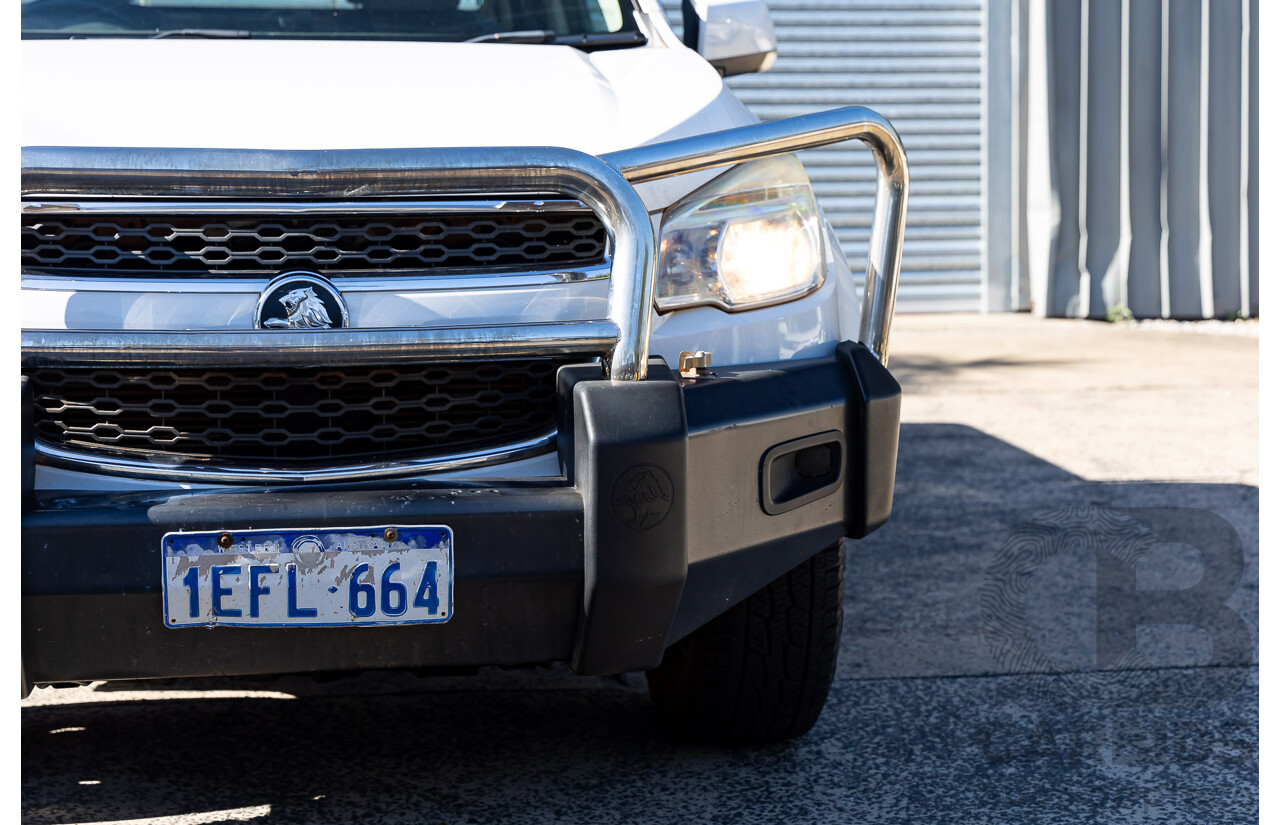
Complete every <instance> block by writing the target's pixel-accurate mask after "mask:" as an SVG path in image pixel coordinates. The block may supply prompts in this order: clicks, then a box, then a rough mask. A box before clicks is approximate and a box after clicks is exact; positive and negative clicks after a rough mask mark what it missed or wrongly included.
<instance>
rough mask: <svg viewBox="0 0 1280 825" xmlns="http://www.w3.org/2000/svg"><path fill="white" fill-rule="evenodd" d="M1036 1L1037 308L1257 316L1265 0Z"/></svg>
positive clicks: (1033, 211) (1033, 158)
mask: <svg viewBox="0 0 1280 825" xmlns="http://www.w3.org/2000/svg"><path fill="white" fill-rule="evenodd" d="M1028 12H1029V15H1030V27H1029V29H1030V30H1029V35H1028V40H1029V42H1028V47H1029V53H1030V64H1031V65H1030V67H1029V71H1028V83H1029V98H1030V101H1031V102H1030V112H1029V137H1028V140H1027V153H1028V201H1029V204H1030V206H1029V215H1028V219H1027V231H1028V236H1029V240H1030V242H1029V247H1030V248H1029V250H1028V254H1029V259H1028V262H1027V263H1028V265H1029V270H1030V276H1031V277H1030V281H1031V284H1030V286H1031V296H1032V303H1033V306H1032V308H1033V309H1034V310H1035V311H1036V312H1037V313H1040V314H1045V315H1051V316H1078V317H1085V316H1088V317H1095V318H1096V317H1103V316H1104V315H1105V314H1106V312H1107V310H1108V308H1111V307H1127V308H1128V309H1129V310H1130V311H1132V312H1133V314H1134V315H1135V316H1137V317H1147V318H1158V317H1164V318H1212V317H1218V318H1223V317H1230V316H1232V315H1235V314H1236V313H1241V314H1244V315H1256V314H1257V311H1258V256H1257V233H1258V201H1257V196H1258V187H1257V170H1258V134H1257V122H1258V120H1257V106H1258V102H1257V93H1258V74H1257V49H1258V46H1257V33H1258V22H1257V13H1258V4H1257V0H1092V2H1090V0H1048V1H1047V2H1046V3H1037V2H1035V0H1032V2H1031V4H1030V7H1029V8H1028ZM1082 170H1083V173H1082Z"/></svg>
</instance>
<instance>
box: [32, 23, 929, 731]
mask: <svg viewBox="0 0 1280 825" xmlns="http://www.w3.org/2000/svg"><path fill="white" fill-rule="evenodd" d="M22 27H23V39H24V42H23V46H22V48H23V62H24V84H25V85H24V88H23V107H24V108H23V118H22V136H23V146H24V149H23V155H22V165H23V169H22V189H23V192H22V198H23V200H22V286H23V291H22V302H23V303H22V309H21V312H22V322H23V323H22V325H23V333H22V369H23V376H22V393H23V401H22V404H23V407H22V409H23V426H22V438H23V448H24V465H23V471H24V472H23V522H22V569H23V580H22V594H23V621H22V625H23V626H22V656H23V690H24V694H25V693H26V692H28V691H29V690H30V689H31V688H32V686H36V685H59V684H66V683H83V682H86V681H91V680H112V679H145V678H157V679H160V678H173V677H198V676H211V675H239V674H279V673H291V672H293V673H296V672H316V671H348V670H360V669H370V668H408V669H417V670H421V671H423V672H428V673H430V672H433V671H435V670H449V671H454V670H457V669H458V668H472V667H478V666H483V665H503V666H523V665H539V664H545V663H553V662H568V663H569V664H570V666H571V667H572V668H573V669H574V670H575V671H576V672H578V673H581V674H608V673H622V672H628V671H637V670H645V671H647V673H648V679H649V685H650V690H651V694H652V697H653V700H654V703H655V705H656V706H657V708H658V709H659V711H660V712H661V713H662V715H663V716H664V718H666V719H667V720H668V721H670V722H671V724H672V725H673V726H674V727H675V728H676V729H678V730H679V731H681V732H682V733H684V734H686V735H688V736H691V737H694V738H698V739H702V740H705V741H716V742H766V741H775V740H779V739H785V738H789V737H794V736H798V735H801V734H803V733H804V732H805V731H807V730H808V729H809V728H810V727H811V726H812V725H813V723H814V721H815V720H816V719H817V717H818V714H819V713H820V711H821V709H822V705H823V703H824V702H825V699H826V695H827V691H828V688H829V686H830V682H831V677H832V673H833V671H834V668H835V660H836V652H837V648H838V645H839V637H840V631H841V621H842V619H841V617H842V600H843V592H844V584H843V582H844V578H843V577H844V547H845V539H846V538H853V539H858V538H861V537H863V536H865V535H867V534H868V533H869V532H871V531H872V530H874V529H876V528H877V527H878V526H879V525H880V524H882V523H883V522H884V521H885V519H887V518H888V516H889V511H890V505H891V502H892V496H893V481H894V468H895V463H896V455H897V442H898V409H899V387H898V384H897V383H896V382H895V381H894V379H893V377H892V376H891V375H890V374H889V372H888V371H887V370H886V368H885V363H886V361H887V347H888V333H889V326H890V322H891V320H892V313H893V301H894V293H895V289H896V284H897V279H898V268H899V259H900V256H901V248H902V237H903V221H904V216H905V210H906V196H907V169H906V162H905V158H904V155H903V152H902V147H901V144H900V142H899V141H898V138H897V135H896V134H895V133H894V130H893V129H892V127H891V126H890V125H889V124H888V123H887V122H886V121H885V120H883V119H882V118H881V117H879V116H878V115H876V114H875V113H874V112H871V111H868V110H865V109H860V108H852V109H844V110H837V111H833V112H823V113H816V114H812V115H806V116H803V117H799V118H792V119H790V120H784V121H777V122H773V123H767V124H762V123H759V122H758V121H757V120H756V118H754V117H753V116H752V115H751V114H750V113H749V112H747V110H746V109H745V108H744V107H743V106H742V105H741V104H740V103H739V102H738V100H737V99H735V98H734V96H733V94H732V93H731V92H730V91H729V90H728V88H727V87H726V86H725V85H724V82H723V80H722V75H726V74H734V73H741V72H747V71H763V70H765V69H767V68H768V66H769V65H770V64H771V63H772V61H773V56H774V39H773V31H772V28H771V25H770V23H769V17H768V11H767V9H766V8H765V6H764V5H763V3H761V2H760V0H729V1H728V2H725V0H686V6H685V15H684V38H683V42H682V41H681V39H679V38H677V37H676V36H675V35H674V34H673V32H672V30H671V28H670V27H669V26H668V25H667V23H666V21H665V19H664V17H663V14H662V9H661V7H660V6H659V5H658V4H657V3H656V2H655V0H634V5H632V0H23V3H22ZM849 139H858V140H861V141H863V142H864V143H866V144H867V146H868V147H869V148H870V150H871V152H872V154H873V156H874V157H875V159H876V163H877V169H878V174H879V185H878V191H877V198H876V204H875V213H874V215H873V216H872V238H871V247H870V248H871V254H870V260H869V261H868V262H867V268H866V278H865V290H864V289H863V288H862V286H861V284H860V283H859V281H858V280H855V278H854V277H853V276H852V275H851V273H850V270H849V267H848V265H847V264H846V262H845V260H844V258H843V256H842V254H841V251H840V247H839V245H838V244H837V243H836V240H835V236H834V234H833V233H832V231H831V228H830V226H829V225H828V224H827V222H826V220H825V219H824V218H823V217H822V215H821V213H820V211H819V209H818V207H817V205H816V203H815V199H814V195H813V191H812V188H811V186H810V184H809V181H808V178H807V177H806V175H805V172H804V168H803V166H802V165H801V164H800V162H799V161H798V160H797V159H796V158H795V155H794V154H793V153H794V152H796V151H797V150H800V149H803V148H807V147H811V146H819V145H825V144H830V143H835V142H838V141H843V140H849Z"/></svg>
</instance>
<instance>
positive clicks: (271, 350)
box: [22, 321, 619, 368]
mask: <svg viewBox="0 0 1280 825" xmlns="http://www.w3.org/2000/svg"><path fill="white" fill-rule="evenodd" d="M618 338H619V331H618V327H617V326H616V325H615V324H614V323H613V322H612V321H576V322H571V323H545V324H524V325H521V326H480V327H427V328H414V327H402V328H398V329H378V330H361V329H331V330H315V331H302V330H287V329H284V330H251V331H250V330H246V331H243V332H242V331H239V330H231V331H217V332H185V331H184V332H106V331H101V332H82V331H79V330H23V331H22V365H23V366H24V367H74V366H82V367H88V366H133V365H137V366H143V365H145V366H151V367H179V366H209V367H214V368H216V367H228V366H237V367H243V366H255V367H281V366H294V367H304V366H316V365H317V364H335V365H341V366H355V365H358V364H394V363H397V362H411V363H421V362H423V361H465V360H476V359H479V358H521V357H538V356H550V355H582V356H584V357H587V356H598V355H600V354H602V353H605V352H608V351H609V348H610V347H612V346H614V344H615V343H616V342H617V340H618Z"/></svg>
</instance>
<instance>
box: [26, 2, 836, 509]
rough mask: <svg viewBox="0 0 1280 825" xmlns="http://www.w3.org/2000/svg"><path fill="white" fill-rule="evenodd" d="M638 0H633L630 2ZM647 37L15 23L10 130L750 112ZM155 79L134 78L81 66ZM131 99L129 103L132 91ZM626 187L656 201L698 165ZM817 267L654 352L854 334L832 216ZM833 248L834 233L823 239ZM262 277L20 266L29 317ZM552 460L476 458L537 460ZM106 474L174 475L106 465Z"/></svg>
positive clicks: (372, 142)
mask: <svg viewBox="0 0 1280 825" xmlns="http://www.w3.org/2000/svg"><path fill="white" fill-rule="evenodd" d="M650 5H653V4H651V3H644V4H641V6H642V8H644V7H647V6H650ZM655 25H656V26H657V30H656V31H651V34H652V35H653V36H651V38H650V42H649V44H648V45H647V46H642V47H637V48H625V49H617V50H608V51H599V52H594V53H584V52H582V51H578V50H576V49H573V48H570V47H566V46H548V45H506V44H503V45H498V44H444V43H409V42H359V41H347V42H320V41H276V42H266V41H254V40H186V39H180V40H70V41H51V40H45V41H24V42H23V44H22V49H23V62H24V66H25V69H26V71H25V72H24V75H23V80H24V83H25V88H24V93H23V120H22V139H23V145H24V146H98V147H129V146H138V147H195V148H256V149H273V150H278V149H345V148H396V147H446V146H534V145H544V146H545V145H550V146H566V147H569V148H573V149H578V150H580V151H583V152H588V153H592V154H600V153H604V152H609V151H614V150H618V149H624V148H629V147H632V146H636V145H641V144H645V143H651V142H657V141H662V140H669V139H672V138H677V137H683V136H687V135H695V134H701V133H705V132H711V131H716V130H720V129H726V128H731V127H734V126H739V125H744V124H748V123H753V122H756V118H755V117H754V116H752V115H751V114H750V113H749V112H748V111H747V110H746V109H745V108H744V107H743V105H742V104H741V103H739V102H738V100H737V99H736V98H735V97H734V96H733V95H732V94H731V93H730V92H729V90H728V89H727V87H725V85H724V83H723V82H722V81H721V79H720V77H719V76H718V75H717V73H716V71H715V70H714V69H712V68H711V67H710V66H709V65H708V64H707V63H706V61H705V60H703V59H702V58H701V57H699V56H698V55H697V54H696V53H694V52H693V51H690V50H689V49H687V48H685V47H684V46H682V45H680V44H679V43H678V42H675V41H674V38H673V37H672V36H671V34H670V30H669V29H667V28H666V24H665V22H659V23H657V24H655ZM104 67H109V71H110V73H111V74H112V75H113V76H117V77H127V78H153V79H154V85H151V86H150V87H149V88H148V95H149V97H147V98H145V99H142V98H138V97H134V96H129V97H127V98H126V97H124V96H123V91H120V93H114V92H112V91H111V89H113V88H114V89H117V90H122V89H123V88H124V87H119V86H117V87H108V88H107V89H106V90H105V91H104V87H103V85H102V84H99V83H91V82H86V78H87V77H94V76H98V75H100V73H101V72H102V71H103V70H104ZM144 104H145V105H144ZM715 174H717V173H716V172H703V173H699V174H691V175H686V176H682V177H680V178H674V179H669V180H663V181H657V182H654V183H650V184H642V185H640V186H639V187H637V188H638V190H639V191H640V194H641V197H642V198H643V199H644V201H645V204H646V206H647V207H648V209H649V210H650V211H651V214H653V215H654V223H655V228H656V225H657V222H658V218H659V216H660V213H661V210H663V209H664V208H666V207H667V206H669V205H671V204H672V203H673V202H674V201H676V200H678V199H679V198H681V197H683V196H684V195H685V194H687V193H688V192H690V191H692V190H693V189H695V188H696V187H698V186H700V185H701V184H703V183H705V182H706V181H707V180H709V179H710V178H712V177H714V176H715ZM826 235H827V242H826V245H827V255H828V278H827V282H826V284H825V285H824V286H823V288H821V289H820V290H818V291H817V292H815V293H813V294H812V295H809V296H807V297H805V298H803V299H801V300H798V301H794V302H791V303H787V304H782V305H778V306H773V307H769V308H765V309H758V310H752V311H747V312H738V313H726V312H722V311H720V310H718V309H713V308H706V307H701V308H695V309H688V310H682V311H678V312H674V313H670V314H666V315H656V314H655V316H654V325H653V336H652V339H651V352H652V354H654V355H660V356H662V357H663V358H665V359H666V360H667V361H668V363H672V364H674V363H675V362H676V361H677V360H678V356H679V353H680V352H681V351H682V350H694V349H703V350H707V351H709V352H711V353H712V358H713V365H731V364H741V363H753V362H762V361H773V360H782V359H788V358H795V357H805V356H816V355H821V354H826V353H828V352H830V351H831V349H832V348H833V347H834V345H835V343H836V342H837V341H839V340H841V339H842V338H849V337H856V328H857V317H856V312H857V308H858V298H857V295H856V290H855V286H854V283H853V280H852V279H851V278H850V276H849V272H848V268H847V266H846V265H845V264H844V262H843V257H842V256H841V255H840V253H839V247H838V245H837V244H835V243H834V242H833V238H832V236H831V234H830V232H829V230H828V232H827V233H826ZM833 250H834V251H833ZM422 280H423V279H419V280H418V282H417V283H414V284H408V283H406V284H400V285H389V284H382V285H381V286H378V285H367V286H369V288H367V289H360V288H351V289H348V288H346V287H343V295H344V297H345V299H346V301H347V303H348V309H349V311H350V316H351V326H353V327H379V326H428V325H464V324H476V323H489V324H504V323H516V322H521V321H558V320H577V319H590V318H602V317H605V314H606V312H605V296H606V294H607V290H608V281H607V280H590V281H582V282H577V283H542V284H529V283H522V284H519V285H514V286H506V285H503V286H494V285H493V284H492V283H489V284H485V285H484V286H477V285H475V284H474V283H472V284H466V283H462V281H463V279H453V280H452V281H442V280H440V279H435V280H434V281H433V283H431V284H430V285H429V286H428V285H426V284H424V283H423V282H422ZM265 285H266V282H265V281H263V282H257V281H244V282H235V283H232V282H210V283H208V284H196V283H192V282H190V281H188V282H178V281H170V282H167V283H165V282H162V281H147V282H135V283H129V282H125V281H117V282H114V283H104V282H96V283H94V282H85V281H77V282H69V281H68V280H66V279H51V278H39V277H35V276H33V275H30V274H27V275H24V280H23V286H24V289H23V297H22V308H21V312H22V323H23V327H24V328H27V329H103V330H105V329H117V330H176V329H210V330H223V329H248V328H251V327H252V315H253V310H254V306H255V303H256V301H257V299H258V295H259V293H260V291H261V289H262V287H264V286H265ZM554 465H555V462H554V460H552V461H551V462H550V463H548V462H546V461H539V460H537V459H534V460H531V461H523V462H518V463H516V464H514V465H508V466H506V467H498V468H494V467H490V468H486V469H485V470H484V471H483V475H484V476H486V477H501V476H503V475H506V474H511V475H518V476H519V475H548V474H553V473H555V472H556V469H555V467H554ZM107 482H108V483H107V484H106V486H108V487H111V488H114V489H126V488H136V487H146V488H156V487H169V488H172V487H177V486H183V487H189V486H191V485H176V484H173V483H168V482H156V481H129V480H125V479H109V480H107ZM37 485H38V486H40V487H42V488H50V487H57V488H61V489H70V488H76V489H102V488H103V486H104V479H103V478H102V477H95V476H89V475H85V474H82V473H76V472H69V471H66V470H57V469H52V468H47V467H40V468H39V472H38V474H37Z"/></svg>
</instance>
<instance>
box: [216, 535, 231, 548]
mask: <svg viewBox="0 0 1280 825" xmlns="http://www.w3.org/2000/svg"><path fill="white" fill-rule="evenodd" d="M231 542H232V538H231V534H230V533H219V534H218V546H219V547H221V548H222V549H223V550H226V549H227V548H228V547H230V546H231Z"/></svg>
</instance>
